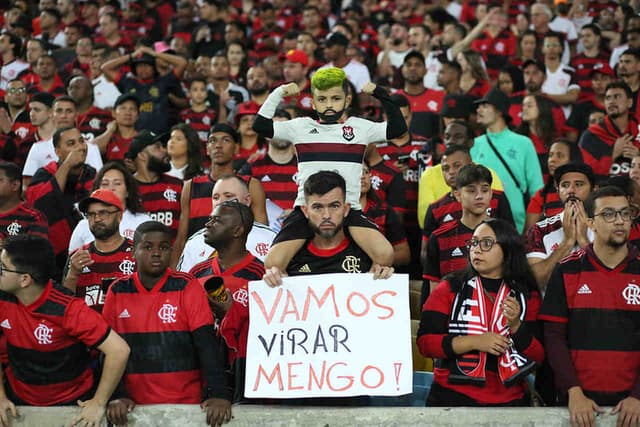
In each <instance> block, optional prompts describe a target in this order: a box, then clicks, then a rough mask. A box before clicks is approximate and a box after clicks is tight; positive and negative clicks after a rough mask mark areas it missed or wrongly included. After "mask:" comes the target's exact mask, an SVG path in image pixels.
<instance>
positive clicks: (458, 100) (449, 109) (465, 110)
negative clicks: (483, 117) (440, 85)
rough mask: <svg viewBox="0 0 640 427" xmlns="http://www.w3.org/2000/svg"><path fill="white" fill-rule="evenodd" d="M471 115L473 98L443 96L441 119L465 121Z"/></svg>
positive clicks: (451, 94) (466, 96)
mask: <svg viewBox="0 0 640 427" xmlns="http://www.w3.org/2000/svg"><path fill="white" fill-rule="evenodd" d="M471 113H473V98H471V97H470V96H469V95H461V94H453V93H450V94H448V95H445V97H444V99H443V100H442V110H441V111H440V115H441V116H442V117H451V118H454V119H466V118H467V117H469V115H470V114H471Z"/></svg>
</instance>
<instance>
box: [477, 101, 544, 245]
mask: <svg viewBox="0 0 640 427" xmlns="http://www.w3.org/2000/svg"><path fill="white" fill-rule="evenodd" d="M476 104H477V105H478V123H479V124H481V125H482V126H484V127H485V128H486V133H485V134H484V135H481V136H478V137H476V138H475V140H474V144H473V147H472V148H471V158H472V159H473V160H474V161H475V162H476V163H480V164H482V165H485V166H487V167H490V168H491V169H493V170H495V171H496V172H497V173H498V176H499V177H500V180H501V181H502V183H503V185H504V189H505V194H506V196H507V199H509V204H510V205H511V213H512V214H513V221H514V223H515V225H516V229H517V230H518V231H519V232H520V233H521V232H522V230H523V229H524V221H525V212H526V204H525V198H528V197H532V196H533V195H534V194H535V193H536V191H538V190H539V189H540V188H542V186H543V185H544V182H543V180H542V171H541V170H540V164H539V163H538V157H537V155H536V150H535V148H534V147H533V143H532V142H531V140H530V139H529V138H527V137H526V136H522V135H518V134H516V133H514V132H512V131H511V130H509V128H508V126H507V123H508V122H509V121H510V120H511V117H510V116H509V98H507V96H506V95H505V94H504V93H502V92H500V91H499V90H497V89H492V90H490V91H489V93H488V94H487V96H486V97H485V98H482V99H480V100H478V101H476Z"/></svg>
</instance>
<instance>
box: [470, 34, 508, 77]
mask: <svg viewBox="0 0 640 427" xmlns="http://www.w3.org/2000/svg"><path fill="white" fill-rule="evenodd" d="M517 48H518V39H517V38H516V36H514V35H513V33H512V32H511V31H510V30H508V29H505V30H503V31H501V32H500V33H499V34H497V35H496V36H495V37H491V34H489V32H488V31H486V30H485V31H483V32H482V34H480V35H479V36H478V38H476V39H475V40H474V41H473V42H471V49H472V50H474V51H476V52H478V53H480V54H481V55H482V58H483V59H484V62H485V64H486V65H487V74H489V79H490V80H497V79H498V74H499V73H500V70H501V69H502V68H503V67H504V66H505V65H507V64H508V63H509V61H510V59H511V58H513V57H515V56H516V53H517Z"/></svg>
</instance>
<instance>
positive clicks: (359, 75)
mask: <svg viewBox="0 0 640 427" xmlns="http://www.w3.org/2000/svg"><path fill="white" fill-rule="evenodd" d="M334 66H335V65H333V63H332V62H330V63H328V64H326V65H324V66H322V67H320V68H328V67H334ZM342 69H343V70H344V72H345V73H346V74H347V78H348V79H349V81H350V82H351V83H353V85H354V86H355V87H356V92H358V93H360V92H361V91H362V86H364V85H365V84H366V83H369V82H370V81H371V75H370V74H369V69H368V68H367V66H366V65H364V64H361V63H360V62H358V61H356V60H355V59H352V60H351V61H349V63H348V64H347V65H345V66H344V67H342Z"/></svg>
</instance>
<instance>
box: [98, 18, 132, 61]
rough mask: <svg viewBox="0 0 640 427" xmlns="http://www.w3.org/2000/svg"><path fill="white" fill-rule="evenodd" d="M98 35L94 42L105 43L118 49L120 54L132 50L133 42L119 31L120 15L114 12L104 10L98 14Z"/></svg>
mask: <svg viewBox="0 0 640 427" xmlns="http://www.w3.org/2000/svg"><path fill="white" fill-rule="evenodd" d="M99 22H100V36H98V37H96V39H95V42H96V44H105V45H107V46H109V47H112V48H115V49H118V51H119V52H120V55H124V54H125V53H127V52H131V51H132V50H133V42H132V41H131V39H129V37H127V35H126V34H125V33H123V32H121V31H120V16H118V14H117V13H115V12H105V13H103V14H101V15H100V20H99Z"/></svg>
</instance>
